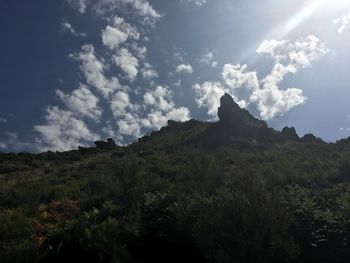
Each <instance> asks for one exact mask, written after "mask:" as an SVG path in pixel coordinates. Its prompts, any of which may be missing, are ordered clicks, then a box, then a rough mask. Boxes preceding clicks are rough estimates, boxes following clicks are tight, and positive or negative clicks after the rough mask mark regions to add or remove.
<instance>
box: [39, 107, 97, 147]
mask: <svg viewBox="0 0 350 263" xmlns="http://www.w3.org/2000/svg"><path fill="white" fill-rule="evenodd" d="M45 119H46V124H45V125H37V126H34V130H35V131H37V132H38V133H39V134H40V135H41V136H40V139H39V145H40V146H39V147H40V150H58V151H64V150H68V149H73V148H76V147H77V146H78V145H88V144H90V143H91V142H93V141H94V140H98V139H99V136H98V135H97V134H95V133H93V132H92V131H90V130H89V128H88V127H87V126H86V124H85V123H84V122H83V121H82V120H80V119H78V118H77V117H75V116H74V114H73V113H72V112H70V111H65V110H60V109H59V108H58V107H56V106H55V107H48V108H47V110H46V117H45Z"/></svg>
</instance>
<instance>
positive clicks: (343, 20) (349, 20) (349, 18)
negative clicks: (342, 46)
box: [333, 12, 350, 34]
mask: <svg viewBox="0 0 350 263" xmlns="http://www.w3.org/2000/svg"><path fill="white" fill-rule="evenodd" d="M333 23H334V24H335V25H338V26H339V28H338V30H337V32H338V33H339V34H343V33H344V32H345V30H346V29H348V27H349V26H350V12H349V13H348V14H346V15H344V16H342V17H340V18H337V19H334V21H333Z"/></svg>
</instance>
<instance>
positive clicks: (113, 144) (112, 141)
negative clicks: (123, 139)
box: [107, 138, 117, 148]
mask: <svg viewBox="0 0 350 263" xmlns="http://www.w3.org/2000/svg"><path fill="white" fill-rule="evenodd" d="M107 144H108V145H109V146H110V147H111V148H115V147H117V144H116V143H115V140H113V139H112V138H108V139H107Z"/></svg>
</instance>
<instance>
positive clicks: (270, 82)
mask: <svg viewBox="0 0 350 263" xmlns="http://www.w3.org/2000/svg"><path fill="white" fill-rule="evenodd" d="M328 52H329V50H328V49H327V48H326V46H325V44H324V43H322V42H320V40H319V39H318V38H317V37H315V36H308V37H307V38H306V39H299V40H297V41H295V42H291V41H287V40H282V41H277V40H268V41H264V42H263V43H262V44H261V45H260V46H259V47H258V49H257V53H266V54H268V55H269V56H270V57H271V58H272V59H274V61H275V65H274V66H273V69H272V71H271V73H270V74H269V75H268V76H266V77H265V78H264V79H263V80H262V81H261V86H260V88H259V89H257V90H255V91H254V92H253V94H252V96H251V99H250V100H251V102H254V103H256V105H257V108H258V110H259V111H260V117H261V118H263V119H271V118H274V117H275V116H278V115H282V114H284V113H285V112H287V111H289V110H290V109H291V108H293V107H295V106H298V105H300V104H303V103H305V102H306V99H307V98H306V97H305V96H304V95H303V91H302V90H301V89H296V88H288V89H286V90H281V89H280V87H279V84H281V82H282V81H283V80H284V78H285V76H286V75H288V74H295V73H296V72H297V71H298V70H299V69H300V68H304V67H308V66H311V63H312V62H313V61H315V60H317V59H318V58H320V57H321V56H323V55H325V54H327V53H328Z"/></svg>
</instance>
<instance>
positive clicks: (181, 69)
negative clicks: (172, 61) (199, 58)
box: [175, 64, 193, 74]
mask: <svg viewBox="0 0 350 263" xmlns="http://www.w3.org/2000/svg"><path fill="white" fill-rule="evenodd" d="M175 71H176V73H187V74H192V73H193V68H192V66H191V65H190V64H180V65H178V66H177V67H176V69H175Z"/></svg>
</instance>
